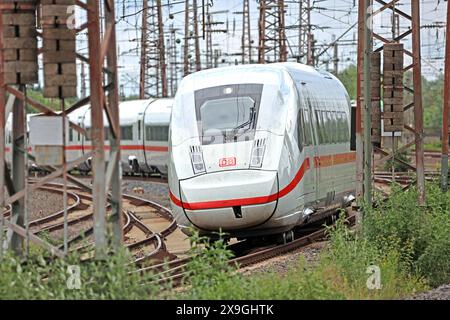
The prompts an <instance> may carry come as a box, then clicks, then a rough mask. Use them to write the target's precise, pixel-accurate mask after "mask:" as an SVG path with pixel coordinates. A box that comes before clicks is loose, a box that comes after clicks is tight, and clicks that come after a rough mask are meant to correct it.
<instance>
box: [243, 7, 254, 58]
mask: <svg viewBox="0 0 450 320" xmlns="http://www.w3.org/2000/svg"><path fill="white" fill-rule="evenodd" d="M242 4H243V8H242V38H241V48H242V64H246V63H252V38H251V25H250V0H244V1H243V3H242Z"/></svg>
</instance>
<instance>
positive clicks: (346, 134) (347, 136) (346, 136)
mask: <svg viewBox="0 0 450 320" xmlns="http://www.w3.org/2000/svg"><path fill="white" fill-rule="evenodd" d="M342 127H343V132H344V141H345V142H348V141H350V128H349V126H348V120H347V115H346V113H345V112H343V113H342Z"/></svg>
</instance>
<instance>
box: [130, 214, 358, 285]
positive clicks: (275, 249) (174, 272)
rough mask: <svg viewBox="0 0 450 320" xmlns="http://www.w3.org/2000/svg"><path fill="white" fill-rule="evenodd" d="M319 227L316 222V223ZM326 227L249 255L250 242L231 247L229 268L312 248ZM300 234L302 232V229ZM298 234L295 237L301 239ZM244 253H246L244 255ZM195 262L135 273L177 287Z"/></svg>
mask: <svg viewBox="0 0 450 320" xmlns="http://www.w3.org/2000/svg"><path fill="white" fill-rule="evenodd" d="M334 212H336V209H334V210H331V211H330V212H329V215H327V217H330V216H332V215H333V213H334ZM346 215H347V218H346V220H345V221H346V224H347V225H349V226H350V225H353V224H354V223H355V220H356V219H355V217H356V216H355V214H354V213H353V212H352V210H351V208H346ZM316 223H317V222H316ZM326 230H327V227H325V226H323V225H320V227H313V228H309V229H306V231H305V230H303V233H304V234H302V235H301V236H299V237H298V238H296V239H295V240H293V241H292V242H289V243H286V244H281V245H274V244H272V245H268V244H266V245H265V246H262V247H257V248H253V249H250V252H246V251H247V250H249V248H251V247H252V245H250V244H248V243H247V241H245V240H244V241H240V242H237V243H234V244H231V245H229V246H228V249H229V250H231V251H233V252H234V253H235V257H234V258H232V259H230V260H229V261H228V263H229V264H230V265H233V266H236V267H237V268H243V267H245V266H249V265H252V264H255V263H258V262H261V261H264V260H268V259H271V258H274V257H276V256H279V255H283V254H286V253H288V252H291V251H294V250H298V249H300V248H303V247H305V246H307V245H309V244H312V243H314V242H317V241H319V240H322V239H324V238H326ZM298 231H301V229H299V230H298ZM298 234H299V233H297V234H296V235H298ZM242 252H245V253H242ZM191 259H192V258H190V257H187V258H183V259H176V260H172V261H169V262H166V263H160V264H156V265H152V266H149V267H145V268H141V269H139V270H138V271H136V272H139V273H141V274H142V273H152V274H155V275H156V274H157V275H158V278H157V280H155V281H154V282H155V283H157V284H160V285H161V284H172V285H173V286H178V285H181V284H182V283H183V279H184V278H186V277H188V276H189V274H190V272H189V270H188V268H187V267H188V264H189V262H190V261H191Z"/></svg>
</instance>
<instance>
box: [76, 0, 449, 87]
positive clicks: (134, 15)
mask: <svg viewBox="0 0 450 320" xmlns="http://www.w3.org/2000/svg"><path fill="white" fill-rule="evenodd" d="M161 1H162V4H163V23H164V28H165V30H168V29H169V27H170V26H171V25H173V27H174V28H176V29H178V31H177V32H176V37H177V39H179V40H180V44H178V46H177V50H178V52H181V50H182V44H183V39H184V7H185V4H184V1H179V0H161ZM191 1H192V0H191ZM310 1H311V5H312V11H311V24H312V25H313V33H314V37H315V39H316V40H317V46H318V47H319V48H318V51H322V50H323V48H326V47H327V46H328V45H329V44H330V43H331V42H332V39H333V37H338V38H339V37H341V35H342V34H344V33H345V32H347V31H348V32H347V33H346V34H345V35H344V36H343V37H342V38H341V39H340V41H339V46H338V57H339V69H340V70H342V69H344V68H345V67H347V66H348V65H350V64H355V63H356V40H357V35H356V32H357V30H356V27H352V26H353V25H354V24H355V22H356V21H357V10H358V8H357V5H356V4H357V2H358V1H355V0H310ZM412 1H420V6H421V25H422V28H421V39H422V72H423V75H424V76H425V77H427V78H429V79H433V78H435V77H436V76H437V75H439V73H441V72H443V67H444V60H443V57H444V51H445V23H446V7H447V2H446V1H444V0H412ZM197 2H198V5H199V6H201V4H202V0H197ZM204 2H205V3H206V4H207V3H210V4H212V7H210V12H220V13H217V14H214V15H213V17H214V21H216V22H223V24H222V25H220V26H219V27H218V28H220V29H223V28H226V26H228V28H227V29H228V32H227V33H226V34H214V36H213V46H214V48H217V49H220V50H221V52H222V53H223V56H222V58H223V59H224V61H225V63H224V64H223V65H227V64H234V61H235V59H238V60H239V61H240V58H239V56H233V54H236V53H239V52H240V51H241V49H240V46H241V34H242V15H241V14H236V13H235V12H237V11H242V1H240V0H204ZM151 3H156V1H155V0H153V1H149V5H150V6H151V5H152V4H151ZM285 3H286V26H296V25H298V23H299V22H298V21H299V16H298V6H299V0H285ZM378 7H379V6H378V5H375V7H374V8H375V10H376V9H377V8H378ZM409 7H410V1H409V0H400V1H399V5H398V8H399V9H400V10H402V11H404V12H405V13H410V10H409ZM141 8H142V0H116V16H117V21H118V24H117V29H116V30H117V39H118V41H117V42H118V43H117V46H118V56H119V61H118V64H119V68H120V69H119V81H120V84H121V85H122V88H123V91H124V92H125V94H126V95H134V94H137V93H138V91H139V68H140V64H139V53H140V31H141V19H142V17H141V14H140V11H141ZM199 15H200V18H201V9H200V8H199ZM250 19H251V29H252V32H251V33H252V40H254V44H255V46H256V45H257V43H258V20H259V11H258V3H257V1H256V0H250ZM399 22H400V30H401V32H404V31H406V30H407V28H408V27H409V23H408V21H407V20H405V19H403V18H401V19H400V21H399ZM390 24H391V16H390V15H389V14H387V12H386V14H379V15H376V16H375V18H374V31H375V32H377V33H379V34H382V35H383V36H385V37H391V34H392V33H391V27H390ZM199 28H200V34H201V25H200V27H199ZM286 36H287V39H288V45H289V49H288V51H289V52H290V53H294V54H296V53H297V50H298V40H297V39H298V29H296V28H291V29H289V28H288V29H287V30H286ZM407 40H410V37H409V38H407ZM407 42H408V41H407ZM374 45H375V47H377V46H378V45H379V43H378V42H375V43H374ZM200 46H201V48H202V52H203V53H204V51H205V41H204V40H203V39H200ZM408 46H409V45H408V44H406V48H408ZM78 47H79V49H81V50H83V48H85V47H86V43H85V42H83V40H81V42H79V44H78ZM332 54H333V50H332V49H330V50H328V51H326V52H325V53H324V54H323V56H322V59H321V62H320V64H319V68H326V67H327V65H326V63H325V62H324V61H326V60H330V59H331V58H332ZM253 57H254V59H256V57H257V51H256V48H255V49H254V50H253ZM180 59H181V56H180ZM180 62H181V60H180ZM329 67H332V64H330V65H329ZM181 68H182V66H180V69H181ZM180 76H181V70H180Z"/></svg>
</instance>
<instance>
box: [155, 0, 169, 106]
mask: <svg viewBox="0 0 450 320" xmlns="http://www.w3.org/2000/svg"><path fill="white" fill-rule="evenodd" d="M156 5H157V11H158V33H159V38H158V51H159V65H160V69H161V82H162V94H161V96H162V97H163V98H165V97H167V96H168V94H167V91H168V90H167V64H166V47H165V45H166V44H165V43H164V23H163V17H162V15H163V12H162V7H161V0H156Z"/></svg>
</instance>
